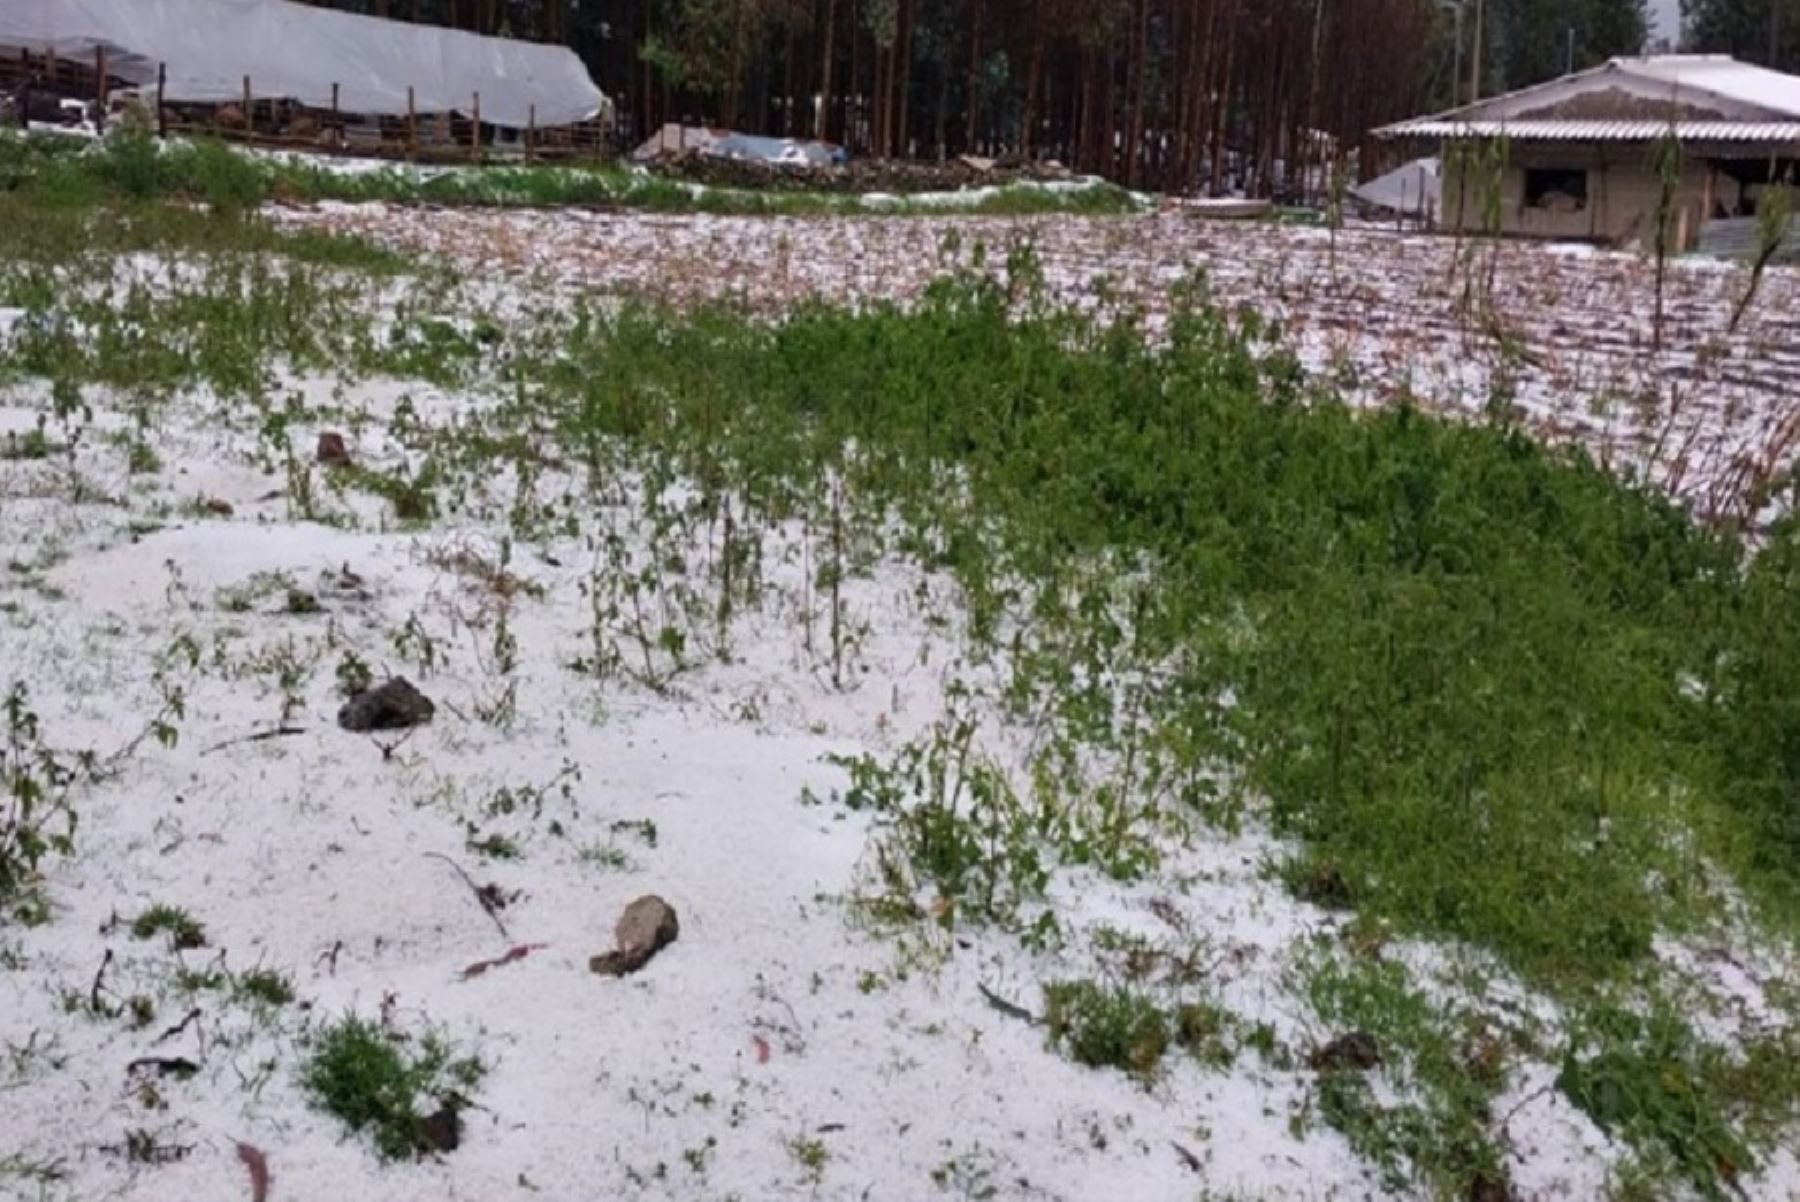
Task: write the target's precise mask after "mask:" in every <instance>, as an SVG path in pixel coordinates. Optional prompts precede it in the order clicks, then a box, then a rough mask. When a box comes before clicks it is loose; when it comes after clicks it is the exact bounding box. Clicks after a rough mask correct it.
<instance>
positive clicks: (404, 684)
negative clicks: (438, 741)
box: [337, 676, 437, 732]
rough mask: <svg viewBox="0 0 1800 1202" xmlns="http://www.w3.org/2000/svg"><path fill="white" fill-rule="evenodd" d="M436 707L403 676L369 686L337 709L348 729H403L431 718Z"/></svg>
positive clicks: (345, 727)
mask: <svg viewBox="0 0 1800 1202" xmlns="http://www.w3.org/2000/svg"><path fill="white" fill-rule="evenodd" d="M436 712H437V706H436V705H434V704H432V700H431V698H429V697H427V696H426V695H425V694H423V693H421V692H419V690H417V689H415V688H414V687H413V686H412V682H411V681H409V680H407V679H406V678H405V677H403V676H395V677H392V678H391V679H388V680H384V681H383V682H381V683H380V684H378V685H376V686H375V687H374V688H372V689H367V690H365V691H363V692H361V693H358V694H357V695H356V696H354V697H352V698H351V699H350V700H348V701H346V702H345V703H344V705H343V708H342V709H340V710H338V719H337V720H338V725H339V726H341V727H343V728H344V729H345V730H352V731H358V732H361V731H366V730H404V729H406V728H407V727H409V726H418V725H420V724H422V723H425V722H429V721H431V716H432V715H433V714H435V713H436Z"/></svg>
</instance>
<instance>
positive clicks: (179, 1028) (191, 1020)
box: [151, 1006, 200, 1046]
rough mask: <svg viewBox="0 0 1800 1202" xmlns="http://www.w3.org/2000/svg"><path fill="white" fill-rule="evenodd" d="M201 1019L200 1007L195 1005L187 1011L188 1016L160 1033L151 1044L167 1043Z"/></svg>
mask: <svg viewBox="0 0 1800 1202" xmlns="http://www.w3.org/2000/svg"><path fill="white" fill-rule="evenodd" d="M199 1021H200V1007H198V1006H195V1007H194V1008H193V1009H192V1010H189V1011H188V1012H187V1017H186V1018H183V1019H182V1020H181V1021H180V1022H178V1023H176V1024H175V1025H174V1026H172V1027H170V1028H169V1029H168V1030H167V1031H164V1032H163V1033H162V1034H161V1035H158V1036H157V1037H156V1038H155V1039H154V1040H152V1041H151V1045H152V1046H155V1045H156V1044H159V1043H167V1042H168V1041H169V1040H171V1039H173V1038H175V1037H176V1036H177V1035H179V1034H181V1033H182V1032H183V1031H185V1030H187V1029H188V1028H189V1027H191V1026H193V1025H194V1024H195V1023H197V1022H199Z"/></svg>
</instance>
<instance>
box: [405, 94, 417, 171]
mask: <svg viewBox="0 0 1800 1202" xmlns="http://www.w3.org/2000/svg"><path fill="white" fill-rule="evenodd" d="M406 157H407V158H408V159H416V158H418V157H419V110H418V109H417V108H416V107H415V106H414V104H413V89H412V85H411V84H407V85H406Z"/></svg>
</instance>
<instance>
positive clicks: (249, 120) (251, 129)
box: [244, 75, 256, 134]
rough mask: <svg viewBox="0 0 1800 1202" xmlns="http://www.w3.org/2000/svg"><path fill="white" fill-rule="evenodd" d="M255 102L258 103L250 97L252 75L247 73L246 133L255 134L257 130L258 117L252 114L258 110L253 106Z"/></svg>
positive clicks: (245, 88) (245, 98) (245, 85)
mask: <svg viewBox="0 0 1800 1202" xmlns="http://www.w3.org/2000/svg"><path fill="white" fill-rule="evenodd" d="M255 103H256V102H255V101H253V100H251V99H250V77H249V76H248V75H246V76H244V133H245V134H253V133H255V132H256V119H255V117H254V116H252V114H253V113H255V112H256V110H255V109H254V108H253V107H251V106H252V105H254V104H255Z"/></svg>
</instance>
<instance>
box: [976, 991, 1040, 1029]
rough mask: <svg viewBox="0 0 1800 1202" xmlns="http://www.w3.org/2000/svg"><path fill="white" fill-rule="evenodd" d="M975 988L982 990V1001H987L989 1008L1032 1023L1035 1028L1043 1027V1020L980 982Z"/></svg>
mask: <svg viewBox="0 0 1800 1202" xmlns="http://www.w3.org/2000/svg"><path fill="white" fill-rule="evenodd" d="M975 988H977V989H979V990H981V996H982V999H983V1000H984V1001H986V1002H987V1004H988V1005H989V1006H992V1007H993V1008H994V1009H995V1010H998V1011H999V1012H1000V1013H1002V1014H1004V1015H1006V1017H1008V1018H1016V1019H1018V1020H1019V1021H1020V1022H1026V1023H1030V1024H1031V1025H1032V1026H1034V1027H1037V1026H1042V1025H1043V1022H1044V1020H1043V1019H1041V1018H1039V1017H1038V1016H1037V1015H1035V1014H1033V1013H1032V1012H1031V1011H1029V1010H1027V1009H1025V1007H1023V1006H1020V1005H1015V1004H1014V1003H1012V1002H1009V1001H1007V1000H1006V999H1005V998H1003V997H1001V996H1000V995H999V994H997V993H995V992H994V991H993V990H992V989H989V988H988V987H987V986H986V985H983V984H981V983H980V982H979V981H977V982H976V983H975Z"/></svg>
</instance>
